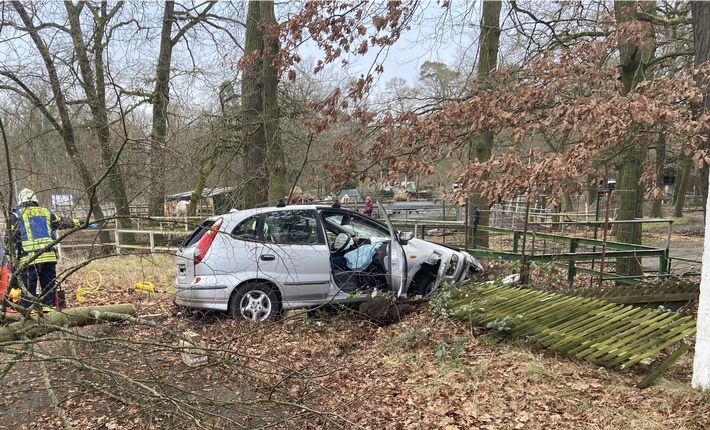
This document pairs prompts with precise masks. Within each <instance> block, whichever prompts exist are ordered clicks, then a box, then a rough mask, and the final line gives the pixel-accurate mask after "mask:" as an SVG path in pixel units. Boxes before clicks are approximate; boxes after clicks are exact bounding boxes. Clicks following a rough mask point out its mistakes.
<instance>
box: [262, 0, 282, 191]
mask: <svg viewBox="0 0 710 430" xmlns="http://www.w3.org/2000/svg"><path fill="white" fill-rule="evenodd" d="M259 5H260V6H261V15H260V18H261V22H262V24H263V25H266V26H267V27H266V30H267V32H266V33H265V34H264V54H263V56H264V58H263V63H262V67H263V68H264V72H263V73H264V93H263V94H264V134H265V138H266V142H267V144H268V148H269V149H268V151H269V154H268V156H269V159H268V170H269V200H272V201H274V200H277V199H279V198H283V197H284V196H285V195H286V194H287V193H288V191H289V190H288V185H287V184H286V155H285V153H284V148H283V143H282V141H281V128H280V122H279V118H280V116H281V113H280V109H279V100H278V84H279V76H278V70H276V67H275V66H274V59H275V58H276V55H277V54H278V53H279V39H278V33H275V32H274V31H275V27H276V25H277V23H276V15H275V14H274V2H273V1H261V2H259Z"/></svg>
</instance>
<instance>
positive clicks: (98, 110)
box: [65, 2, 135, 243]
mask: <svg viewBox="0 0 710 430" xmlns="http://www.w3.org/2000/svg"><path fill="white" fill-rule="evenodd" d="M83 5H85V3H79V4H78V5H77V6H73V5H72V4H71V3H68V2H67V3H65V7H66V10H67V16H68V17H69V26H70V29H69V32H70V34H71V37H72V42H73V43H74V55H76V58H77V62H78V64H79V70H80V72H81V77H82V79H81V86H82V89H83V90H84V94H85V95H86V99H87V102H88V104H89V109H90V110H91V116H92V120H93V124H92V128H93V129H94V132H95V133H96V137H97V138H98V141H99V145H100V147H101V160H102V161H103V167H104V168H105V169H106V171H107V173H106V178H107V180H108V184H107V187H108V189H109V194H110V196H111V200H112V201H113V204H114V205H115V206H116V215H117V219H116V223H117V224H118V226H119V227H120V228H121V229H131V228H132V223H131V211H130V208H129V206H128V194H127V192H126V187H125V185H124V184H125V183H126V179H125V178H124V175H123V173H122V172H121V168H120V165H119V164H118V163H117V160H118V156H119V154H120V153H121V151H122V149H123V148H124V146H125V145H122V146H121V147H120V148H119V150H118V152H114V151H113V150H112V149H111V146H112V145H111V130H110V128H109V121H108V113H107V109H106V81H105V76H104V70H105V67H104V61H103V60H104V58H103V54H104V46H105V45H106V44H107V42H108V41H104V40H103V37H104V35H105V34H106V24H107V22H108V19H109V17H108V16H107V10H106V3H101V12H100V13H95V14H94V16H97V18H96V22H95V26H96V28H95V31H94V32H93V34H94V40H93V51H94V68H93V69H92V67H91V60H90V59H89V56H88V52H89V49H88V48H87V45H86V43H85V42H84V36H83V32H82V29H81V21H80V14H81V9H82V6H83ZM112 12H113V11H112ZM120 240H121V242H122V243H135V235H133V234H127V233H124V234H122V235H121V239H120Z"/></svg>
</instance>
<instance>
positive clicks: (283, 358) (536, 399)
mask: <svg viewBox="0 0 710 430" xmlns="http://www.w3.org/2000/svg"><path fill="white" fill-rule="evenodd" d="M63 264H64V265H70V264H71V261H67V262H65V263H63ZM91 270H97V271H98V272H100V273H101V275H102V276H101V281H102V282H101V286H100V287H99V289H98V290H96V291H93V292H89V293H86V294H85V300H86V301H85V302H84V303H83V304H84V305H96V304H105V303H125V302H130V303H134V304H135V305H136V306H137V307H138V308H139V313H140V315H142V316H143V317H144V318H143V320H139V321H136V323H133V324H129V323H122V324H113V325H108V324H107V325H101V326H91V327H84V328H80V329H75V330H72V331H68V332H64V333H61V334H53V335H50V336H47V337H46V338H45V339H44V340H42V341H38V342H36V343H34V344H31V345H28V344H27V343H24V344H23V343H22V342H17V343H15V344H12V345H6V346H4V347H2V349H1V350H0V351H2V354H1V355H2V362H3V364H7V363H10V362H11V360H17V361H18V363H17V364H16V365H15V366H14V367H12V368H11V369H9V370H8V373H7V375H6V376H5V378H4V379H3V381H2V389H1V390H2V393H1V395H0V416H2V425H3V427H4V428H8V429H33V428H42V429H58V428H70V427H71V428H75V429H164V428H171V429H172V428H174V429H199V428H220V429H233V428H248V429H253V428H275V429H343V428H345V429H358V428H364V429H471V428H482V429H488V428H489V429H516V428H520V429H523V428H524V429H538V428H539V429H548V428H559V429H619V428H629V429H668V428H674V429H704V428H708V427H710V403H709V400H710V397H708V396H707V395H705V394H702V393H698V392H696V391H693V390H692V389H691V388H690V377H691V371H692V353H689V354H687V355H686V356H684V357H683V358H682V359H681V360H680V361H679V362H678V363H676V364H675V365H674V366H672V367H671V369H670V370H669V371H667V372H666V373H665V374H664V376H663V377H661V378H660V379H658V380H657V381H656V382H655V383H654V385H653V386H651V387H650V388H648V389H645V390H639V389H637V388H635V387H634V385H635V384H636V383H638V382H639V381H640V380H641V379H642V378H643V376H645V375H646V374H647V373H648V372H649V371H650V368H648V369H632V370H627V371H624V372H619V371H613V370H608V369H604V368H599V367H596V366H594V365H591V364H589V363H586V362H581V361H575V360H571V359H568V358H565V357H554V356H550V355H549V354H547V353H546V352H545V351H541V350H535V349H533V348H532V347H530V346H529V345H525V344H522V343H518V342H516V341H500V340H499V339H497V338H496V337H495V336H493V335H492V334H490V333H487V332H485V331H484V330H482V329H479V328H475V327H471V326H468V325H466V324H464V323H462V322H460V321H454V320H449V319H445V318H442V317H440V316H437V315H436V314H435V313H433V312H432V311H431V310H430V309H428V308H427V306H426V305H420V306H419V307H418V308H417V309H416V310H415V311H414V312H412V313H410V314H408V315H405V316H404V317H403V318H402V319H401V321H400V322H398V323H395V324H392V325H389V326H384V327H380V326H377V325H375V324H373V323H371V322H369V321H368V320H367V319H365V318H363V317H362V316H361V315H358V313H357V312H355V311H352V310H344V311H339V312H331V311H330V310H325V309H324V310H320V311H315V312H310V313H309V314H300V315H295V316H289V317H287V318H283V319H281V320H278V321H275V322H272V323H268V324H260V325H254V324H251V323H249V322H245V321H235V320H233V319H231V318H229V317H228V316H226V315H224V314H220V313H195V312H188V311H184V310H178V309H176V308H175V307H173V306H172V304H171V301H170V292H169V290H170V288H171V283H172V274H173V270H174V269H173V260H172V258H169V257H168V258H164V259H163V258H157V259H140V258H136V257H122V258H121V259H117V260H108V261H104V262H101V263H92V265H91V266H89V267H86V268H83V269H81V270H80V271H79V272H77V273H75V274H73V275H72V276H71V277H70V278H69V279H68V280H67V281H66V282H65V287H66V289H67V296H68V298H69V301H70V305H73V306H76V305H79V303H78V302H77V301H76V296H75V292H76V289H77V288H84V289H86V288H87V287H88V284H89V283H92V285H96V284H97V283H98V275H97V273H96V272H91ZM87 276H88V277H87ZM141 281H151V282H153V283H154V284H155V286H156V289H157V291H158V292H157V293H155V294H152V295H151V296H148V295H146V294H144V293H136V292H134V291H133V285H134V284H135V283H136V282H141ZM89 289H91V288H89ZM186 330H192V331H194V332H195V333H197V334H199V335H200V336H201V337H202V339H203V340H204V343H205V344H204V346H205V347H206V348H207V351H204V352H199V354H198V355H200V356H201V355H205V356H207V357H208V359H207V364H206V365H204V366H200V367H190V366H187V365H186V364H185V363H184V362H183V361H182V360H181V355H180V353H181V352H185V350H181V349H179V342H180V339H179V335H180V334H181V333H183V332H185V331H186ZM5 369H7V368H5ZM45 375H46V376H45ZM48 387H49V388H50V389H49V390H48ZM53 397H54V399H55V400H53ZM53 404H56V405H57V406H53Z"/></svg>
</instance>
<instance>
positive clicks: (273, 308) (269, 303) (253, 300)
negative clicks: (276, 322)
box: [229, 284, 278, 322]
mask: <svg viewBox="0 0 710 430" xmlns="http://www.w3.org/2000/svg"><path fill="white" fill-rule="evenodd" d="M229 310H230V312H231V313H232V316H233V317H234V318H237V319H240V318H244V319H247V320H250V321H252V322H260V321H264V320H267V319H270V318H274V317H275V316H276V313H277V312H278V299H277V298H276V294H275V293H274V290H273V289H272V288H271V287H270V286H268V285H266V284H247V285H242V286H241V287H239V288H238V289H237V291H236V292H235V294H234V295H233V296H232V298H231V300H230V301H229Z"/></svg>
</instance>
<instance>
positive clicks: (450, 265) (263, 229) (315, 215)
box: [174, 205, 483, 321]
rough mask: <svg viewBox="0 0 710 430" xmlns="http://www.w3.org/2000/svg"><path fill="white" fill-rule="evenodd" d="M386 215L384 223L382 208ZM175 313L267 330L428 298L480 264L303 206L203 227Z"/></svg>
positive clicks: (189, 242)
mask: <svg viewBox="0 0 710 430" xmlns="http://www.w3.org/2000/svg"><path fill="white" fill-rule="evenodd" d="M380 213H383V214H384V213H385V211H384V209H383V208H382V207H381V206H380ZM176 260H177V261H176V264H177V277H176V279H175V289H176V295H175V299H174V300H175V303H176V304H177V305H178V306H185V307H191V308H204V309H216V310H222V311H229V312H230V313H231V314H232V315H233V316H234V317H235V318H246V319H249V320H252V321H263V320H265V319H268V318H273V317H275V316H276V315H277V314H279V313H280V312H282V311H284V310H287V309H295V308H305V307H313V306H318V305H323V304H327V303H346V302H358V301H363V300H366V299H367V298H368V297H371V296H372V293H373V292H374V291H381V292H385V291H387V292H391V293H392V294H395V295H396V296H397V297H407V296H412V295H415V294H421V295H427V294H430V293H431V292H432V291H434V290H435V289H437V288H438V287H439V286H440V285H442V284H443V283H447V284H449V283H450V284H459V283H462V282H464V281H466V280H467V279H469V277H470V276H471V274H473V273H476V272H482V271H483V267H482V266H481V264H480V263H479V262H478V261H477V260H476V259H475V258H474V257H472V256H471V255H470V254H468V253H467V252H463V251H459V250H457V249H455V248H451V247H448V246H444V245H440V244H437V243H432V242H428V241H425V240H420V239H416V238H413V237H412V234H411V233H397V232H396V231H395V229H394V228H393V226H392V223H391V221H390V220H389V217H387V215H386V214H385V222H384V223H383V222H381V221H378V220H376V219H373V218H370V217H368V216H366V215H364V214H361V213H358V212H354V211H351V210H348V209H345V208H334V207H331V206H320V205H297V206H287V207H280V208H277V207H270V208H258V209H250V210H244V211H238V212H232V213H228V214H224V215H219V216H214V217H211V218H208V219H206V220H205V221H204V222H203V223H202V224H201V225H200V226H199V227H198V228H197V229H196V230H195V231H194V232H192V234H190V235H189V236H188V237H187V238H186V239H185V241H184V242H183V244H182V245H181V247H180V249H179V250H178V252H177V259H176Z"/></svg>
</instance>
